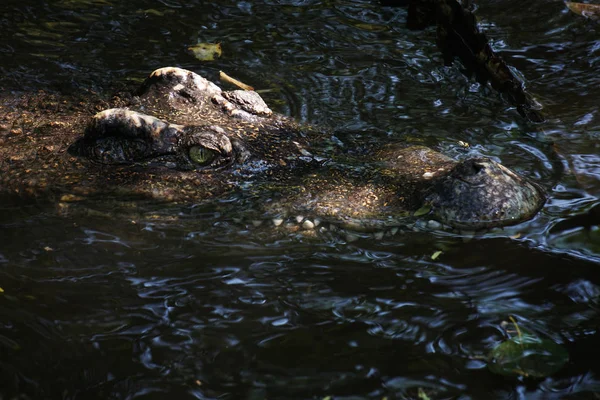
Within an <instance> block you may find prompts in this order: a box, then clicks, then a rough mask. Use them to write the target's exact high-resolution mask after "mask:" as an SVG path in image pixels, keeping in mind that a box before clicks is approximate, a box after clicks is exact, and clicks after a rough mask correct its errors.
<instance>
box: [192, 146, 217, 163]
mask: <svg viewBox="0 0 600 400" xmlns="http://www.w3.org/2000/svg"><path fill="white" fill-rule="evenodd" d="M188 153H189V156H190V159H191V160H192V161H193V162H194V163H196V164H198V165H200V166H206V165H209V164H211V163H212V162H213V161H214V160H215V159H216V158H217V156H218V153H217V152H216V151H215V150H211V149H208V148H206V147H203V146H192V147H190V149H189V150H188Z"/></svg>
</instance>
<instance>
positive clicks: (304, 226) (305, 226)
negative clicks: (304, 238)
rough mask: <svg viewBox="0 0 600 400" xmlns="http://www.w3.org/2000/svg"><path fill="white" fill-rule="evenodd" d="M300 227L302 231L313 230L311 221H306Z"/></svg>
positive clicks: (313, 225)
mask: <svg viewBox="0 0 600 400" xmlns="http://www.w3.org/2000/svg"><path fill="white" fill-rule="evenodd" d="M302 227H303V228H304V229H313V228H314V227H315V224H314V223H313V222H312V221H310V220H308V219H307V220H305V221H304V222H303V223H302Z"/></svg>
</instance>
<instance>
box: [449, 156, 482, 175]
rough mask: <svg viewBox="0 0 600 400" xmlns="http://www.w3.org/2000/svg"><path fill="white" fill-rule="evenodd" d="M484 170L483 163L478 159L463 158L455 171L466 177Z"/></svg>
mask: <svg viewBox="0 0 600 400" xmlns="http://www.w3.org/2000/svg"><path fill="white" fill-rule="evenodd" d="M483 170H485V164H484V163H483V162H481V161H480V160H473V159H471V160H465V161H463V162H462V163H461V164H460V165H458V166H457V168H456V172H457V173H458V175H459V176H462V177H468V176H474V175H477V174H478V173H480V172H481V171H483Z"/></svg>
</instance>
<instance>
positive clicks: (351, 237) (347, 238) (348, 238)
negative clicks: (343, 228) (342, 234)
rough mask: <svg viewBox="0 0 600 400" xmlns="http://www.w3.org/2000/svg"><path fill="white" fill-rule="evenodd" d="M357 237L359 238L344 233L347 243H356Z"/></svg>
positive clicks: (352, 234)
mask: <svg viewBox="0 0 600 400" xmlns="http://www.w3.org/2000/svg"><path fill="white" fill-rule="evenodd" d="M359 237H360V236H358V235H355V234H354V233H351V232H346V241H347V242H348V243H352V242H356V241H357V240H358V239H359Z"/></svg>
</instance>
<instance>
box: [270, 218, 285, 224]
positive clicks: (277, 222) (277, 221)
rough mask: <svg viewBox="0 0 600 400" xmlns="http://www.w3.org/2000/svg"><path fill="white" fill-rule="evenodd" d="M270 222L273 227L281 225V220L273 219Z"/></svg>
mask: <svg viewBox="0 0 600 400" xmlns="http://www.w3.org/2000/svg"><path fill="white" fill-rule="evenodd" d="M271 221H273V225H275V226H279V225H281V224H283V218H273V219H272V220H271Z"/></svg>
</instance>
